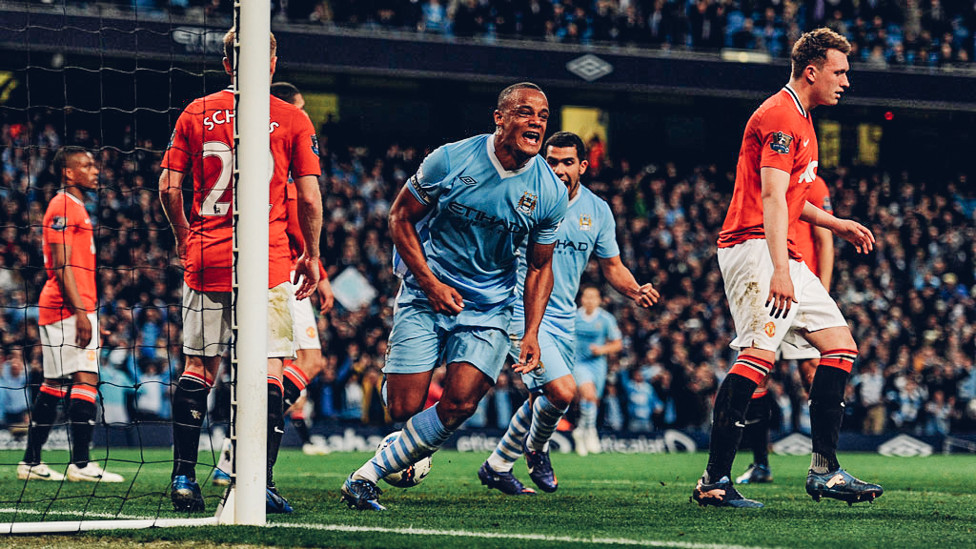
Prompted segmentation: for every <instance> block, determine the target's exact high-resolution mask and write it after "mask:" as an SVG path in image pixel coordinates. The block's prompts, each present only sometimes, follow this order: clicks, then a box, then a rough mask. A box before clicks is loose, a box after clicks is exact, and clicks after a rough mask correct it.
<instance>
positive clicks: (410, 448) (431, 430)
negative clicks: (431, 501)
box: [353, 404, 454, 482]
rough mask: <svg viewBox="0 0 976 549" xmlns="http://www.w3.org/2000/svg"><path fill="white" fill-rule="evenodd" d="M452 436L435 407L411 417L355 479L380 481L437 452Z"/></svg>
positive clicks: (354, 476) (358, 471) (360, 470)
mask: <svg viewBox="0 0 976 549" xmlns="http://www.w3.org/2000/svg"><path fill="white" fill-rule="evenodd" d="M452 433H454V431H451V430H448V429H447V427H445V426H444V424H443V423H441V420H440V418H439V417H437V405H436V404H435V405H434V406H431V407H430V408H427V409H426V410H424V411H423V412H420V413H419V414H417V415H415V416H413V417H412V418H410V419H409V420H408V421H407V424H406V425H404V426H403V430H402V431H400V436H398V437H397V438H396V439H395V440H394V441H393V442H391V443H390V445H389V446H387V447H386V448H384V449H383V451H381V452H380V453H379V454H376V455H375V456H373V458H372V459H370V460H369V461H368V462H366V463H365V464H364V465H363V466H362V467H360V468H359V470H357V471H356V472H355V473H353V478H355V479H366V480H370V481H372V482H379V480H380V479H381V478H383V477H385V476H386V475H388V474H390V473H395V472H397V471H402V470H404V469H406V468H407V467H409V466H410V465H411V464H414V463H417V462H418V461H420V460H421V459H424V458H425V457H427V456H429V455H431V454H433V453H434V452H436V451H437V449H438V448H440V447H441V444H444V441H446V440H447V439H448V438H450V436H451V434H452Z"/></svg>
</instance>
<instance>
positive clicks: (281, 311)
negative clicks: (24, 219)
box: [159, 30, 322, 513]
mask: <svg viewBox="0 0 976 549" xmlns="http://www.w3.org/2000/svg"><path fill="white" fill-rule="evenodd" d="M234 40H235V36H234V31H233V30H231V31H229V32H228V33H227V34H226V35H225V36H224V60H223V64H224V70H225V72H227V74H231V75H232V74H233V71H232V66H233V65H232V63H231V59H232V58H233V56H234ZM270 47H271V66H270V72H269V79H270V76H271V75H273V74H274V70H275V66H276V64H277V57H276V56H275V53H276V49H277V43H276V41H275V38H274V36H273V35H271V36H270ZM269 101H270V102H271V103H270V120H269V126H268V131H269V132H270V151H269V155H270V157H271V164H272V168H271V170H270V172H271V173H270V174H269V183H268V187H269V195H268V199H269V200H268V204H269V206H270V208H269V217H268V223H269V230H268V244H269V248H268V288H269V292H268V326H269V330H268V475H267V477H268V479H267V483H268V490H267V509H268V512H271V513H281V512H291V506H290V505H288V502H287V501H285V499H284V498H282V497H281V496H280V494H278V491H277V488H276V487H275V485H274V481H273V476H272V468H273V465H274V463H275V460H276V458H277V453H278V446H279V444H280V442H281V437H280V431H281V428H280V423H281V418H282V414H283V407H282V406H283V405H282V402H283V389H282V381H281V380H282V370H283V365H282V362H283V360H284V359H286V358H291V357H292V356H294V334H293V332H292V314H291V295H290V294H292V293H297V297H298V298H299V299H304V298H306V297H308V296H309V295H311V293H312V291H313V290H314V289H315V287H316V285H317V283H318V281H319V246H318V239H319V234H320V232H321V230H322V197H321V194H320V191H319V186H318V176H319V175H320V173H321V172H320V168H319V158H318V153H319V151H318V142H317V140H316V137H315V130H314V128H313V126H312V123H311V121H310V120H309V118H308V116H307V115H306V114H305V113H304V112H302V111H301V109H298V108H297V107H295V106H294V105H291V104H289V103H286V102H285V101H282V100H280V99H278V98H276V97H273V96H269ZM234 109H235V100H234V93H233V88H231V89H226V90H222V91H219V92H217V93H214V94H210V95H208V96H206V97H202V98H199V99H197V100H195V101H193V102H192V103H190V105H189V106H188V107H187V108H186V109H185V110H184V111H183V113H182V114H181V115H180V117H179V119H178V120H177V122H176V128H175V129H174V131H173V136H172V138H171V140H170V143H169V146H168V147H167V150H166V154H165V156H164V157H163V162H162V167H163V171H162V174H161V175H160V179H159V194H160V201H161V202H162V204H163V210H164V211H165V212H166V215H167V217H168V218H169V221H170V225H171V226H172V228H173V233H174V236H175V238H176V246H177V252H178V253H179V256H180V259H181V261H182V263H183V268H184V271H185V275H184V285H183V352H184V354H185V355H186V368H185V369H184V371H183V374H182V375H181V376H180V379H179V381H178V383H177V386H176V391H175V392H174V395H173V420H174V421H173V438H174V445H173V454H174V463H173V475H172V478H173V485H172V487H171V496H172V500H173V507H174V509H176V510H177V511H202V510H203V509H204V502H203V498H202V496H201V493H200V487H199V485H198V484H197V482H196V473H195V469H194V466H195V465H196V461H197V452H198V445H199V432H200V426H201V425H202V424H203V419H204V416H205V415H206V411H207V394H208V393H209V391H210V389H211V387H212V382H213V379H214V378H215V376H216V374H217V369H218V368H219V366H220V362H221V358H222V356H223V355H224V353H225V352H226V350H227V345H228V343H229V341H230V337H231V328H230V318H231V293H230V292H231V275H232V271H231V269H232V261H233V254H232V240H233V217H232V215H231V214H232V211H233V208H232V206H233V204H232V200H233V196H234V190H233V177H232V175H233V174H232V170H233V166H234V140H233V135H234V117H235V110H234ZM289 174H290V175H291V176H292V177H293V178H294V180H295V186H296V189H297V195H298V209H299V216H298V217H299V219H300V223H301V232H302V235H303V237H304V239H305V242H306V243H308V246H307V247H305V250H304V254H303V255H302V256H301V257H299V258H298V259H297V260H296V261H295V262H294V263H293V261H292V258H291V251H290V250H289V243H288V236H287V234H286V232H285V228H286V225H287V217H288V216H287V209H286V205H285V190H286V186H287V182H288V177H289ZM187 176H191V177H192V188H193V203H192V205H191V208H190V215H189V217H187V216H186V215H185V213H184V209H183V182H184V179H185V178H187ZM293 264H294V265H295V269H294V270H295V275H296V280H297V279H298V278H301V279H302V284H301V285H300V286H299V288H298V290H297V292H293V287H292V285H291V283H290V281H289V276H290V273H291V271H292V266H293Z"/></svg>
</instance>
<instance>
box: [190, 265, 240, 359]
mask: <svg viewBox="0 0 976 549" xmlns="http://www.w3.org/2000/svg"><path fill="white" fill-rule="evenodd" d="M230 299H231V294H230V292H198V291H197V290H194V289H193V288H191V287H189V286H187V285H186V282H184V283H183V354H184V355H189V356H203V357H210V356H221V355H223V354H224V353H226V352H227V345H228V344H229V343H230V338H231V335H232V332H231V328H230V316H231V305H230Z"/></svg>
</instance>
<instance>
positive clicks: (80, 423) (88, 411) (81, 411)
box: [68, 385, 98, 469]
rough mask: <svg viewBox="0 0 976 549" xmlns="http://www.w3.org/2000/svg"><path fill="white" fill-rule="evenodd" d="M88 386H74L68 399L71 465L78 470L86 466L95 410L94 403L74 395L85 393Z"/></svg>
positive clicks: (93, 428) (88, 394) (93, 427)
mask: <svg viewBox="0 0 976 549" xmlns="http://www.w3.org/2000/svg"><path fill="white" fill-rule="evenodd" d="M84 389H89V390H91V389H90V388H89V386H88V385H82V386H75V388H73V389H72V393H73V394H72V396H71V397H70V398H69V399H68V402H69V403H70V404H68V417H69V418H70V419H71V463H73V464H75V466H76V467H78V468H79V469H84V468H85V467H87V466H88V458H89V453H88V452H89V448H90V446H91V440H92V433H93V432H94V431H95V413H96V412H97V410H98V409H97V408H96V406H95V403H94V402H92V401H90V400H88V399H87V398H85V397H79V396H76V395H75V394H74V393H75V392H78V393H87V396H89V397H90V396H91V395H90V393H88V391H85V390H84Z"/></svg>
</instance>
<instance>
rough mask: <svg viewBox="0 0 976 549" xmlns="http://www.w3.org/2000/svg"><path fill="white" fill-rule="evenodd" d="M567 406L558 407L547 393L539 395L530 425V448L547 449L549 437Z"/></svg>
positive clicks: (533, 407) (536, 450) (535, 450)
mask: <svg viewBox="0 0 976 549" xmlns="http://www.w3.org/2000/svg"><path fill="white" fill-rule="evenodd" d="M567 409H568V407H567V408H558V407H556V406H555V405H554V404H553V403H552V402H550V401H549V399H547V398H546V396H545V395H539V396H538V397H536V399H535V404H533V405H532V425H531V426H530V427H529V440H528V441H527V442H528V444H526V446H528V448H529V449H530V450H532V451H533V452H541V451H543V450H546V449H547V445H548V444H549V438H550V437H551V436H552V432H553V431H555V430H556V425H558V424H559V420H560V419H562V417H563V414H565V413H566V410H567Z"/></svg>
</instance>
